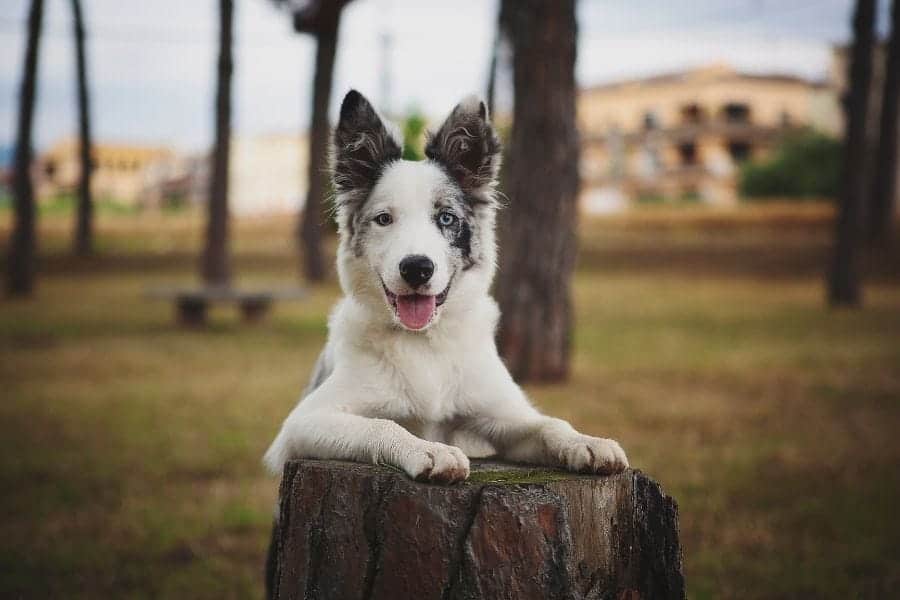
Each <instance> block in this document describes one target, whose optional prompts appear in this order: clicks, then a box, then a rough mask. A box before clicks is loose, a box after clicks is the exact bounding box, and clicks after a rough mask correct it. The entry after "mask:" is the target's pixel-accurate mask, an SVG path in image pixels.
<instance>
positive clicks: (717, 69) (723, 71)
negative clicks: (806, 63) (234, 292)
mask: <svg viewBox="0 0 900 600" xmlns="http://www.w3.org/2000/svg"><path fill="white" fill-rule="evenodd" d="M733 79H743V80H749V81H765V82H773V83H796V84H801V85H808V86H812V87H827V84H826V83H825V82H823V81H811V80H808V79H804V78H802V77H798V76H796V75H788V74H785V73H749V72H744V71H738V70H736V69H734V68H732V67H731V66H730V65H727V64H722V63H716V64H710V65H706V66H703V67H698V68H694V69H685V70H682V71H672V72H669V73H660V74H658V75H650V76H648V77H638V78H633V79H623V80H620V81H613V82H609V83H601V84H598V85H592V86H586V87H584V88H582V89H581V91H582V92H594V91H612V90H618V89H623V88H628V87H632V86H648V85H650V86H652V85H665V84H673V83H688V82H691V83H697V82H705V81H723V80H733Z"/></svg>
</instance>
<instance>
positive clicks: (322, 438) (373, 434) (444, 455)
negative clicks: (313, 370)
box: [265, 382, 469, 483]
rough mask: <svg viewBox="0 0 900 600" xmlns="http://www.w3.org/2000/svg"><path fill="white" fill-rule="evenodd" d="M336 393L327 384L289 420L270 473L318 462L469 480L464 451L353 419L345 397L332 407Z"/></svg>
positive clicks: (387, 423)
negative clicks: (288, 464) (289, 464)
mask: <svg viewBox="0 0 900 600" xmlns="http://www.w3.org/2000/svg"><path fill="white" fill-rule="evenodd" d="M337 388H338V386H335V385H329V382H325V383H324V384H322V386H321V387H320V388H318V389H317V390H315V391H314V392H313V393H312V394H310V396H309V397H307V398H306V399H304V400H303V402H301V403H300V404H299V405H297V407H296V408H295V409H294V410H293V412H292V413H291V414H290V415H289V416H288V418H287V419H286V420H285V422H284V425H283V426H282V428H281V431H280V432H279V433H278V436H277V437H276V438H275V441H274V442H272V445H271V446H270V447H269V450H268V451H267V452H266V456H265V462H266V465H267V466H268V467H269V469H270V470H272V471H273V472H274V473H278V472H280V471H281V469H282V468H283V466H284V463H285V461H287V460H290V459H292V458H320V459H336V460H353V461H358V462H370V463H375V464H386V465H391V466H393V467H396V468H398V469H401V470H403V471H404V472H406V473H407V474H408V475H409V476H410V477H412V478H413V479H417V480H420V481H432V482H436V483H453V482H456V481H461V480H463V479H466V478H467V477H468V476H469V459H468V458H467V457H466V455H465V454H463V452H462V450H460V449H459V448H456V447H454V446H448V445H446V444H441V443H437V442H429V441H426V440H423V439H421V438H418V437H416V436H414V435H413V434H411V433H410V432H409V431H407V430H406V429H404V428H403V427H401V426H400V425H399V424H397V423H396V422H395V421H392V420H390V419H376V418H369V417H364V416H360V415H358V414H353V413H352V412H350V411H349V410H348V409H347V406H348V403H347V402H346V400H347V396H346V395H343V396H339V398H340V399H341V400H342V402H340V404H338V402H337V401H334V402H330V400H336V399H335V398H333V397H331V398H330V397H329V396H332V394H334V393H335V392H336V391H337ZM351 406H352V404H351ZM337 407H340V408H337Z"/></svg>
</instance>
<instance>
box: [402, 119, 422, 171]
mask: <svg viewBox="0 0 900 600" xmlns="http://www.w3.org/2000/svg"><path fill="white" fill-rule="evenodd" d="M423 133H425V117H423V116H422V114H421V113H420V112H419V111H417V110H413V111H411V112H410V113H409V115H407V117H406V118H405V119H404V120H403V159H404V160H422V159H423V158H425V154H424V153H423V151H422V148H423V145H424V139H423V136H422V134H423Z"/></svg>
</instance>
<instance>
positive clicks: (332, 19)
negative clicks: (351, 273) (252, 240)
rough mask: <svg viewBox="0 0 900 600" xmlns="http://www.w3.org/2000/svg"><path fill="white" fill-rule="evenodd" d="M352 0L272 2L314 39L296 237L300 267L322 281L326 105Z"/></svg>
mask: <svg viewBox="0 0 900 600" xmlns="http://www.w3.org/2000/svg"><path fill="white" fill-rule="evenodd" d="M351 1H352V0H307V1H306V2H301V3H297V2H292V1H291V0H274V2H275V3H276V4H278V5H281V6H284V7H287V8H288V9H290V10H291V11H293V12H292V14H293V21H294V31H296V32H297V33H308V34H310V35H313V36H314V37H315V38H316V70H315V75H314V76H313V78H314V79H313V101H312V119H311V121H312V124H311V126H310V131H309V171H308V175H307V183H308V187H307V192H306V204H305V205H304V208H303V211H302V213H301V215H300V222H299V224H298V227H297V236H298V240H299V242H300V246H301V247H302V248H303V258H304V261H303V266H304V271H305V273H306V277H307V279H309V280H310V281H322V280H323V279H325V261H324V257H323V255H322V222H323V221H324V220H325V216H324V209H325V202H324V200H325V198H326V195H327V194H326V192H327V191H328V189H329V188H328V182H327V175H326V172H327V167H328V144H329V133H330V127H329V124H328V106H329V105H330V104H331V82H332V79H333V75H334V56H335V53H336V51H337V39H338V29H339V27H340V23H341V12H342V11H343V10H344V7H345V6H346V5H347V4H349V3H350V2H351Z"/></svg>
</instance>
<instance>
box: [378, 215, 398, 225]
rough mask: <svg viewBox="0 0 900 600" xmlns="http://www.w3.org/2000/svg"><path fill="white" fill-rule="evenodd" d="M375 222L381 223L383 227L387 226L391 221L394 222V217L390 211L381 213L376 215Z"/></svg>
mask: <svg viewBox="0 0 900 600" xmlns="http://www.w3.org/2000/svg"><path fill="white" fill-rule="evenodd" d="M375 222H376V223H378V224H379V225H381V226H382V227H387V226H388V225H390V224H391V223H393V222H394V218H393V217H391V215H390V214H388V213H379V214H377V215H375Z"/></svg>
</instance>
